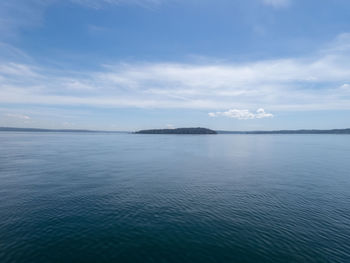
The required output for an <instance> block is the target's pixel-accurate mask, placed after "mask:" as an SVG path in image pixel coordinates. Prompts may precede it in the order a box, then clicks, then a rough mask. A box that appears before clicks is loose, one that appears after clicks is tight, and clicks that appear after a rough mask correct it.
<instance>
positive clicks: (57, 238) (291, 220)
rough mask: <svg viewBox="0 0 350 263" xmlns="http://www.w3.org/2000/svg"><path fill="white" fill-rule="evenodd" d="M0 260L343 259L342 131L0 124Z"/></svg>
mask: <svg viewBox="0 0 350 263" xmlns="http://www.w3.org/2000/svg"><path fill="white" fill-rule="evenodd" d="M0 198H1V199H0V262H2V263H7V262H35V263H40V262H142V263H147V262H181V263H183V262H241V263H242V262H252V263H257V262H350V136H347V135H212V136H198V135H197V136H191V135H183V136H182V135H133V134H78V133H71V134H69V133H5V132H2V133H0Z"/></svg>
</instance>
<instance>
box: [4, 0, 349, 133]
mask: <svg viewBox="0 0 350 263" xmlns="http://www.w3.org/2000/svg"><path fill="white" fill-rule="evenodd" d="M349 14H350V2H349V1H348V0H322V1H319V0H317V1H316V0H308V1H305V0H249V1H248V0H216V1H214V0H2V1H1V2H0V126H15V127H41V128H73V129H74V128H86V129H104V130H137V129H144V128H164V127H184V126H185V127H187V126H203V127H209V128H213V129H223V130H272V129H300V128H319V129H328V128H347V127H350V115H349V113H350V20H349Z"/></svg>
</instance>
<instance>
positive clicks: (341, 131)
mask: <svg viewBox="0 0 350 263" xmlns="http://www.w3.org/2000/svg"><path fill="white" fill-rule="evenodd" d="M217 133H218V134H350V128H348V129H332V130H313V129H312V130H306V129H305V130H276V131H217Z"/></svg>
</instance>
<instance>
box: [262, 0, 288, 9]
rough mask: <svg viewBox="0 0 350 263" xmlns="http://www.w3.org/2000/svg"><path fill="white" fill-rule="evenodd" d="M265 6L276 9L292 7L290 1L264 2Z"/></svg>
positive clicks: (264, 0) (272, 0)
mask: <svg viewBox="0 0 350 263" xmlns="http://www.w3.org/2000/svg"><path fill="white" fill-rule="evenodd" d="M262 1H263V3H264V4H265V5H270V6H273V7H275V8H280V7H287V6H289V5H290V2H291V1H290V0H262Z"/></svg>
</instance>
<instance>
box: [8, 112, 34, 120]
mask: <svg viewBox="0 0 350 263" xmlns="http://www.w3.org/2000/svg"><path fill="white" fill-rule="evenodd" d="M5 116H6V117H10V118H15V119H21V120H30V119H31V118H30V117H29V116H27V115H24V114H15V113H7V114H5Z"/></svg>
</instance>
